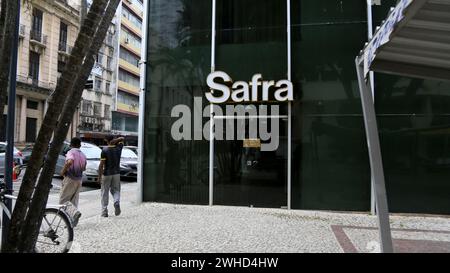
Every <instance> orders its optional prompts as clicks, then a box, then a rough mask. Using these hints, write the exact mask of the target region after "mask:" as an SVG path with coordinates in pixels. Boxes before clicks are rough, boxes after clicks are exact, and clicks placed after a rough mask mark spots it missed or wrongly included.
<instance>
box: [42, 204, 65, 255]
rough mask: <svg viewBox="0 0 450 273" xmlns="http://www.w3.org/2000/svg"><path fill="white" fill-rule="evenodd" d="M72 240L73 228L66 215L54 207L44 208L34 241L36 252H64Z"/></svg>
mask: <svg viewBox="0 0 450 273" xmlns="http://www.w3.org/2000/svg"><path fill="white" fill-rule="evenodd" d="M72 241H73V228H72V226H71V224H70V220H69V218H68V217H67V215H66V214H65V213H64V212H62V211H61V210H58V209H56V208H46V209H45V212H44V218H43V219H42V223H41V227H40V229H39V235H38V239H37V242H36V252H38V253H66V252H68V251H69V250H70V246H71V245H72Z"/></svg>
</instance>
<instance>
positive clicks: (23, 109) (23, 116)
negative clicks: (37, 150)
mask: <svg viewBox="0 0 450 273" xmlns="http://www.w3.org/2000/svg"><path fill="white" fill-rule="evenodd" d="M26 133H27V98H26V97H25V96H22V100H21V104H20V121H19V142H25V136H26Z"/></svg>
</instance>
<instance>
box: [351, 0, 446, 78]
mask: <svg viewBox="0 0 450 273" xmlns="http://www.w3.org/2000/svg"><path fill="white" fill-rule="evenodd" d="M359 57H360V61H363V62H364V75H365V77H367V73H368V72H369V70H372V71H376V72H383V73H389V74H397V75H402V76H409V77H418V78H425V79H439V80H450V0H401V1H399V3H398V4H397V6H396V7H395V8H392V9H391V11H390V13H389V15H388V17H387V19H386V20H385V21H384V22H383V24H382V25H381V26H380V27H378V28H377V30H376V32H375V34H374V36H373V38H372V39H371V40H370V41H369V43H367V44H366V46H365V47H364V49H363V51H362V52H361V54H360V56H359Z"/></svg>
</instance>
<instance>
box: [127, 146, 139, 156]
mask: <svg viewBox="0 0 450 273" xmlns="http://www.w3.org/2000/svg"><path fill="white" fill-rule="evenodd" d="M124 148H128V149H130V150H132V151H133V152H134V153H135V154H136V155H137V154H138V147H137V146H124Z"/></svg>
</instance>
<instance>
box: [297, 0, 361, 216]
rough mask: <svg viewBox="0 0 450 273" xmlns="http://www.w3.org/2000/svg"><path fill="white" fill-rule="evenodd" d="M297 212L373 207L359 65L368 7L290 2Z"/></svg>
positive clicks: (359, 4)
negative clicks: (357, 60)
mask: <svg viewBox="0 0 450 273" xmlns="http://www.w3.org/2000/svg"><path fill="white" fill-rule="evenodd" d="M291 3H292V11H291V14H292V22H293V26H292V29H291V32H292V37H293V41H292V81H293V84H294V89H295V101H294V104H293V109H292V115H293V116H292V207H293V208H297V209H323V210H358V211H365V210H368V209H369V207H370V169H369V162H368V155H367V146H366V140H365V133H364V123H363V119H362V109H361V100H360V96H359V89H358V87H357V81H356V71H355V63H354V59H355V57H356V55H357V54H358V52H359V51H360V50H361V49H362V47H363V45H364V41H365V40H366V39H367V38H366V37H367V36H366V35H367V32H366V30H367V22H366V3H365V1H351V0H347V1H324V0H322V1H292V2H291Z"/></svg>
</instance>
